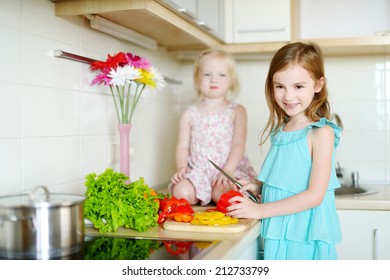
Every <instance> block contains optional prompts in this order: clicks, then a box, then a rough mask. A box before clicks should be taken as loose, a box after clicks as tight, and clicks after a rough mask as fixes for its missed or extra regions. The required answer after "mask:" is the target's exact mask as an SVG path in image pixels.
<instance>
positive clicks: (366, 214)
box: [337, 210, 390, 260]
mask: <svg viewBox="0 0 390 280" xmlns="http://www.w3.org/2000/svg"><path fill="white" fill-rule="evenodd" d="M338 213H339V218H340V223H341V230H342V235H343V236H342V238H343V239H342V241H341V243H340V244H339V245H337V254H338V258H339V259H341V260H373V259H382V260H390V223H389V221H390V211H359V210H339V211H338Z"/></svg>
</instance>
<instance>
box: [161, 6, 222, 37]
mask: <svg viewBox="0 0 390 280" xmlns="http://www.w3.org/2000/svg"><path fill="white" fill-rule="evenodd" d="M158 2H160V3H162V4H163V5H165V6H166V7H167V8H169V9H171V10H172V11H174V12H175V13H177V14H178V15H180V16H182V17H183V18H185V19H186V20H188V21H190V22H191V23H193V24H194V25H196V26H199V27H200V28H202V29H203V30H205V31H206V32H209V33H210V34H212V35H214V36H216V37H217V38H219V39H221V40H223V39H224V31H225V30H224V18H225V16H224V14H225V9H224V0H191V1H190V0H158Z"/></svg>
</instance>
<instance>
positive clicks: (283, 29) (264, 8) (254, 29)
mask: <svg viewBox="0 0 390 280" xmlns="http://www.w3.org/2000/svg"><path fill="white" fill-rule="evenodd" d="M290 6H291V5H290V0H272V1H269V0H233V9H232V10H233V11H232V12H233V30H234V31H233V32H234V34H233V42H234V43H255V42H281V41H289V40H290V38H291V12H290V10H291V7H290Z"/></svg>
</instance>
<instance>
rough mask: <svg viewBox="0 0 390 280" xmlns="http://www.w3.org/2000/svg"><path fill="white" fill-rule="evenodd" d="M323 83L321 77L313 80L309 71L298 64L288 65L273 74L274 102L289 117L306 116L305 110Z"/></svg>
mask: <svg viewBox="0 0 390 280" xmlns="http://www.w3.org/2000/svg"><path fill="white" fill-rule="evenodd" d="M323 84H324V80H323V78H321V79H320V80H318V81H314V80H313V78H312V77H311V76H310V73H309V72H308V71H307V70H306V69H304V68H303V67H301V66H300V65H299V64H293V65H289V66H288V67H287V68H285V69H283V70H281V71H278V72H276V73H275V74H274V76H273V90H274V95H275V101H276V104H277V105H278V106H279V107H280V108H281V109H282V110H283V111H284V112H285V113H286V114H287V115H288V116H289V118H290V119H291V118H300V117H304V118H307V116H306V114H305V111H306V109H307V108H308V107H309V106H310V104H311V102H312V101H313V98H314V95H315V94H316V92H319V91H320V90H321V89H322V86H323Z"/></svg>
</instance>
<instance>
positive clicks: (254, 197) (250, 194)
mask: <svg viewBox="0 0 390 280" xmlns="http://www.w3.org/2000/svg"><path fill="white" fill-rule="evenodd" d="M209 162H211V164H212V165H214V167H215V168H217V170H218V171H219V172H221V173H222V175H223V176H225V177H226V178H228V179H229V180H230V181H231V182H232V183H233V184H235V185H236V186H237V187H238V188H239V189H241V188H242V185H241V184H240V183H239V182H237V181H236V180H235V179H233V177H232V176H230V175H229V174H227V173H226V172H225V170H223V169H222V168H221V167H219V166H218V165H216V164H215V163H214V162H213V161H212V160H210V159H209ZM245 193H246V194H247V195H248V196H249V198H250V199H251V200H252V201H253V202H254V203H259V200H258V199H257V197H256V196H255V195H254V194H253V193H252V192H250V191H245Z"/></svg>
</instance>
